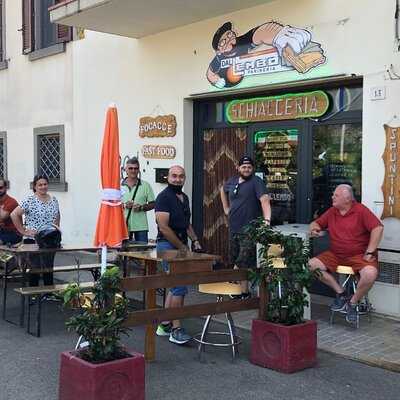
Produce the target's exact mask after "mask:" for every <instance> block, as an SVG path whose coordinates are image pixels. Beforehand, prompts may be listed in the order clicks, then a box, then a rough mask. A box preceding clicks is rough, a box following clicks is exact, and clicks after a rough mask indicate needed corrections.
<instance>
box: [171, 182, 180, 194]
mask: <svg viewBox="0 0 400 400" xmlns="http://www.w3.org/2000/svg"><path fill="white" fill-rule="evenodd" d="M168 187H169V188H171V189H172V190H173V191H174V192H175V193H176V194H181V193H182V188H183V186H182V185H172V184H171V183H168Z"/></svg>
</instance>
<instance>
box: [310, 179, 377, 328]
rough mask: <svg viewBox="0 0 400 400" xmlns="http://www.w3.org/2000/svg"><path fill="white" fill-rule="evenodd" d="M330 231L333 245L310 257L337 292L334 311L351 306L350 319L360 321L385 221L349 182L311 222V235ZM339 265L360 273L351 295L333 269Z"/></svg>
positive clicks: (325, 281)
mask: <svg viewBox="0 0 400 400" xmlns="http://www.w3.org/2000/svg"><path fill="white" fill-rule="evenodd" d="M322 230H328V231H329V238H330V249H329V250H328V251H325V252H323V253H321V254H319V255H318V256H316V257H314V258H312V259H311V260H310V261H309V266H310V269H311V270H313V271H314V270H318V269H319V270H320V272H321V276H320V280H321V281H322V282H323V283H325V284H326V285H328V286H330V287H331V288H332V289H333V290H334V291H335V292H336V299H335V300H334V302H333V304H332V305H331V309H332V310H334V311H341V310H344V309H347V315H346V321H347V322H349V323H355V322H356V321H357V304H358V302H359V301H360V300H361V299H362V297H363V296H364V295H366V294H367V293H368V291H369V289H370V288H371V287H372V285H373V284H374V282H375V280H376V278H377V276H378V251H377V247H378V244H379V242H380V240H381V238H382V233H383V225H382V223H381V221H380V220H379V219H378V218H377V217H376V216H375V215H374V214H373V213H372V212H371V211H370V210H369V209H368V208H367V207H365V206H364V205H362V204H361V203H357V202H356V201H355V200H354V194H353V189H352V187H351V186H349V185H339V186H337V187H336V189H335V191H334V192H333V196H332V207H331V208H330V209H329V210H327V211H326V212H325V213H324V214H322V215H321V216H320V217H319V218H317V219H316V220H315V221H313V222H312V223H311V224H310V234H311V236H314V237H315V236H320V235H321V234H322ZM338 265H347V266H350V267H351V268H352V269H353V271H354V272H356V273H358V274H359V275H360V279H359V281H358V284H357V290H356V292H355V293H354V295H353V296H352V297H351V298H350V299H348V298H346V295H345V293H344V289H343V287H342V286H341V285H340V284H339V283H338V282H337V280H336V279H335V277H334V276H333V275H332V272H335V271H336V268H337V267H338Z"/></svg>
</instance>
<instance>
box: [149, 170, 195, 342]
mask: <svg viewBox="0 0 400 400" xmlns="http://www.w3.org/2000/svg"><path fill="white" fill-rule="evenodd" d="M185 179H186V176H185V170H184V169H183V168H182V167H181V166H179V165H175V166H173V167H171V168H170V169H169V171H168V186H167V187H166V188H165V189H164V190H163V191H162V192H161V193H160V194H159V195H158V196H157V198H156V205H155V212H156V222H157V226H158V235H157V251H163V250H173V249H178V250H182V251H188V250H189V248H188V239H190V240H191V242H192V244H193V247H194V249H195V250H201V245H200V243H199V240H198V238H197V235H196V233H195V232H194V230H193V227H192V225H191V223H190V206H189V198H188V197H187V195H186V194H185V193H183V191H182V187H183V185H184V184H185ZM163 268H164V270H168V263H167V262H163ZM187 292H188V290H187V287H186V286H178V287H173V288H171V289H170V291H169V293H168V295H167V299H166V301H165V308H174V307H181V306H183V303H184V299H185V295H186V294H187ZM157 335H158V336H169V341H170V342H172V343H176V344H185V343H186V342H188V341H189V340H190V339H191V337H190V336H189V335H188V334H187V333H186V332H185V330H184V328H182V327H181V325H180V321H178V320H174V321H164V322H163V323H162V324H160V325H159V326H158V328H157Z"/></svg>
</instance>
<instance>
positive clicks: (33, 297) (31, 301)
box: [14, 282, 94, 337]
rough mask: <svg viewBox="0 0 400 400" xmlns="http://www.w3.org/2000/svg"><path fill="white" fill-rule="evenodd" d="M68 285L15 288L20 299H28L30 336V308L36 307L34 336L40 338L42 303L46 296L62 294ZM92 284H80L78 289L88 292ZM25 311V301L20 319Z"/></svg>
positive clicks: (27, 325)
mask: <svg viewBox="0 0 400 400" xmlns="http://www.w3.org/2000/svg"><path fill="white" fill-rule="evenodd" d="M68 285H69V283H63V284H58V285H48V286H26V287H20V288H15V289H14V291H15V292H17V293H18V294H19V295H20V296H21V298H22V299H25V298H27V299H28V320H27V324H26V331H27V332H28V333H29V334H31V335H32V332H31V329H30V325H31V306H33V305H36V306H37V313H36V336H37V337H40V333H41V314H42V302H43V300H45V298H46V296H47V295H48V294H50V293H51V294H59V293H62V292H63V291H64V290H65V289H66V288H67V287H68ZM93 286H94V282H81V283H80V284H79V287H80V288H81V289H82V290H83V291H84V292H85V291H87V292H90V290H91V289H92V288H93ZM24 309H25V301H23V302H22V303H21V313H22V316H21V318H22V319H23V315H24V311H25V310H24Z"/></svg>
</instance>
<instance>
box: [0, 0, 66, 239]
mask: <svg viewBox="0 0 400 400" xmlns="http://www.w3.org/2000/svg"><path fill="white" fill-rule="evenodd" d="M21 4H22V2H21V1H14V0H7V1H6V4H5V7H6V8H5V11H6V45H7V46H6V47H7V54H6V58H8V68H7V69H4V70H1V71H0V131H6V132H7V153H8V154H7V160H8V168H7V169H8V179H9V181H10V185H11V188H10V191H9V193H10V195H12V196H14V197H16V198H17V199H18V200H21V199H23V198H24V197H26V196H27V195H28V194H30V193H32V192H31V190H30V188H29V183H30V182H32V179H33V175H34V152H33V146H34V136H33V129H34V128H36V127H42V126H52V125H64V127H65V138H66V143H65V144H66V148H68V149H69V148H71V140H70V139H71V132H72V101H71V99H72V87H73V86H72V58H71V48H70V46H71V45H70V44H67V51H66V52H65V53H61V54H57V55H53V56H51V57H45V58H42V59H38V60H35V61H29V59H28V56H27V55H23V54H22V33H21V32H20V31H19V30H20V28H21V25H22V22H21V15H22V10H21ZM66 171H67V180H69V179H70V177H71V175H70V174H69V172H70V170H69V162H67V166H66ZM54 194H55V196H56V197H57V198H58V200H59V201H60V206H61V209H62V219H63V222H64V221H70V220H71V217H72V215H73V214H72V212H71V211H72V207H71V205H70V196H69V193H68V192H67V193H54ZM64 227H65V228H70V227H69V226H68V223H67V224H65V225H64ZM68 230H69V229H65V234H66V237H68V238H69V237H70V235H69V232H68Z"/></svg>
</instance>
